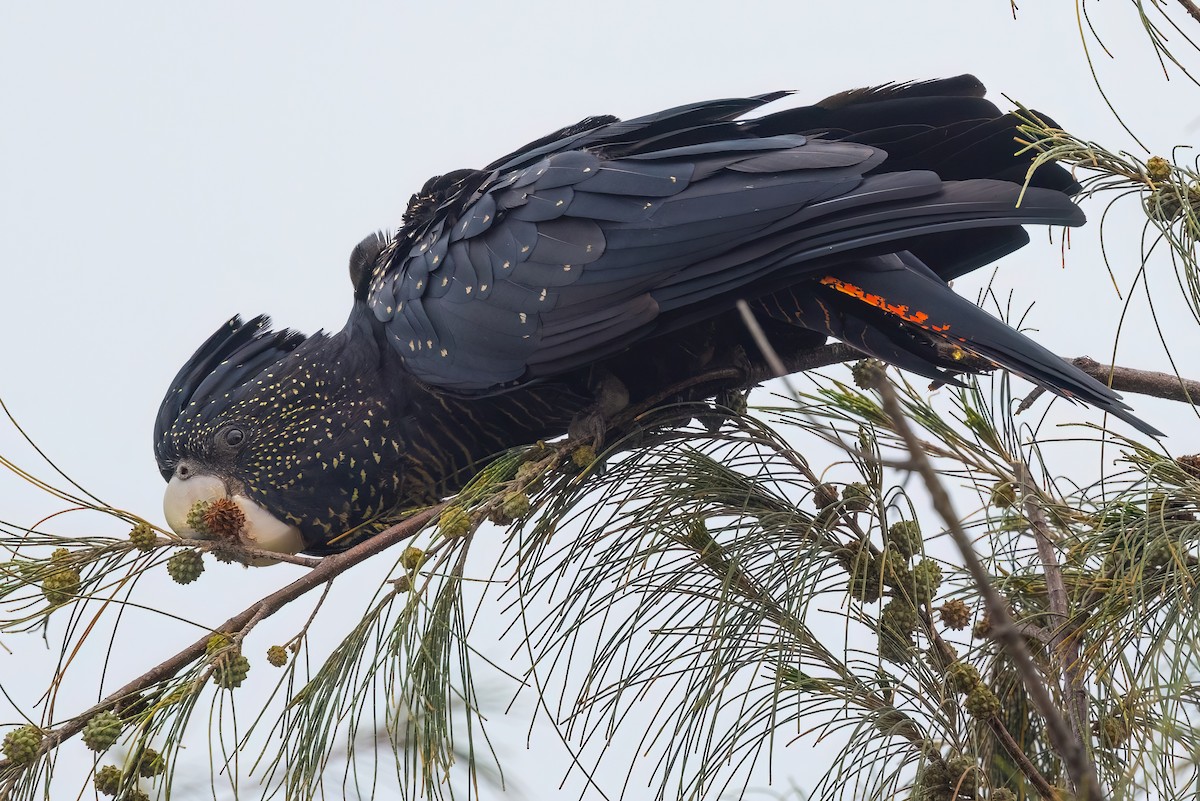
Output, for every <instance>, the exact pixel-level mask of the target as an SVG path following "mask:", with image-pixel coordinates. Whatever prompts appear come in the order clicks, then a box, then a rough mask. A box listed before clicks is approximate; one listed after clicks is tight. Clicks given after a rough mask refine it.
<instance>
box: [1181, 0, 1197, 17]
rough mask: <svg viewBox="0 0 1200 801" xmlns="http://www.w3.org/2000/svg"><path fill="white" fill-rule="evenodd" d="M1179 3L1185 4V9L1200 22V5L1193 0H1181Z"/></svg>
mask: <svg viewBox="0 0 1200 801" xmlns="http://www.w3.org/2000/svg"><path fill="white" fill-rule="evenodd" d="M1179 5H1181V6H1183V7H1184V9H1186V10H1187V13H1188V14H1189V15H1191V18H1192V19H1194V20H1196V22H1200V6H1198V5H1196V4H1195V3H1193V2H1192V0H1179Z"/></svg>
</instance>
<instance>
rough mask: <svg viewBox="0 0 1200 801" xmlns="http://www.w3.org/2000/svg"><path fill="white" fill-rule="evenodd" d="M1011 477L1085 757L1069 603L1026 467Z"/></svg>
mask: <svg viewBox="0 0 1200 801" xmlns="http://www.w3.org/2000/svg"><path fill="white" fill-rule="evenodd" d="M1013 474H1014V475H1015V476H1016V477H1017V483H1018V485H1019V486H1020V488H1021V498H1022V502H1023V503H1022V506H1023V507H1024V510H1025V517H1026V518H1027V519H1028V520H1029V525H1030V527H1031V528H1032V529H1033V538H1034V541H1035V542H1036V543H1037V550H1038V556H1039V557H1040V558H1041V560H1042V573H1043V575H1044V577H1045V579H1046V596H1047V600H1048V601H1049V604H1050V614H1051V616H1053V617H1054V618H1055V620H1054V623H1053V625H1051V627H1050V631H1049V634H1050V652H1051V654H1053V658H1054V660H1055V662H1057V663H1058V667H1059V671H1060V678H1059V680H1060V681H1061V686H1062V692H1063V697H1064V698H1066V699H1067V720H1068V722H1069V723H1070V724H1071V733H1072V735H1073V736H1074V738H1075V747H1076V748H1077V749H1078V750H1079V751H1080V752H1082V753H1086V751H1087V745H1086V741H1085V736H1086V735H1087V732H1088V696H1087V689H1086V687H1085V685H1084V681H1085V676H1084V671H1083V661H1082V659H1081V656H1082V655H1081V653H1080V647H1079V638H1078V637H1073V636H1071V634H1070V632H1069V630H1068V626H1069V624H1070V621H1071V609H1070V599H1069V597H1068V595H1067V587H1066V584H1065V583H1064V582H1063V576H1062V567H1061V566H1060V565H1059V563H1058V552H1057V550H1056V549H1055V545H1054V539H1055V538H1054V536H1053V534H1052V532H1051V531H1050V524H1049V522H1048V521H1047V520H1046V514H1045V512H1043V511H1042V508H1041V506H1039V505H1038V503H1037V489H1036V487H1035V486H1034V484H1033V480H1032V478H1030V475H1029V467H1028V466H1027V465H1026V464H1024V463H1023V462H1014V463H1013Z"/></svg>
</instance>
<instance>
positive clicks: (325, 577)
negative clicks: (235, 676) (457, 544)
mask: <svg viewBox="0 0 1200 801" xmlns="http://www.w3.org/2000/svg"><path fill="white" fill-rule="evenodd" d="M441 509H442V506H441V505H438V506H434V507H431V508H428V509H426V510H424V511H422V512H418V513H417V514H415V515H413V516H412V517H410V518H408V519H407V520H404V521H403V522H401V523H397V524H396V525H394V526H392V527H391V528H388V529H385V530H384V531H382V532H380V533H379V534H376V535H375V536H373V537H369V538H368V539H366V540H364V541H363V542H361V543H359V544H358V545H356V546H354V547H353V548H351V549H350V550H348V551H344V552H342V553H339V554H333V555H332V556H326V557H325V558H324V559H322V560H321V562H320V564H319V565H318V566H317V567H315V568H313V570H312V571H311V572H309V573H306V574H305V575H303V576H301V577H300V578H298V579H296V580H295V581H293V582H292V583H291V584H288V585H287V586H286V587H283V588H281V589H279V590H276V591H275V592H273V593H271V594H270V595H268V596H267V597H265V598H262V599H261V600H258V601H256V602H255V603H254V604H253V605H251V606H249V607H247V608H246V609H243V610H242V611H241V612H239V613H238V614H236V615H234V616H233V617H231V618H229V619H228V620H226V621H225V622H224V623H223V624H221V625H220V626H218V627H217V628H216V629H215V630H214V631H215V632H223V633H226V634H238V633H240V632H241V631H242V629H243V628H245V627H246V626H247V625H249V624H250V623H251V622H253V623H258V622H259V621H260V620H264V619H266V618H268V617H270V616H271V615H273V614H275V613H276V612H278V611H279V610H280V609H282V608H283V607H285V606H287V605H288V604H289V603H291V602H292V601H294V600H296V599H297V598H299V597H300V596H302V595H304V594H306V593H307V592H308V591H309V590H312V589H315V588H317V587H320V586H321V585H323V584H327V583H328V582H330V581H332V580H333V579H335V578H337V577H338V576H339V575H341V574H342V573H344V572H345V571H346V570H348V569H350V568H351V567H353V566H354V565H357V564H358V563H359V562H362V561H365V560H366V559H369V558H370V557H372V556H374V555H375V554H377V553H379V552H381V551H383V550H386V549H387V548H390V547H391V546H393V545H395V544H396V543H398V542H401V541H403V540H406V539H409V538H410V537H412V536H413V535H415V534H416V533H417V532H419V531H420V530H421V529H422V528H423V527H424V526H425V524H427V523H428V522H429V521H430V520H433V519H434V517H436V515H437V514H438V513H439V512H440V511H441ZM210 637H211V635H209V634H206V635H205V636H203V637H201V638H200V639H199V640H197V641H196V642H194V643H192V644H191V645H189V646H188V647H187V648H184V649H183V650H182V651H179V652H178V653H176V654H175V655H174V656H171V657H170V658H168V659H166V660H164V661H162V662H160V663H159V664H157V665H155V666H154V667H152V668H150V670H148V671H146V672H145V673H143V674H142V675H141V676H138V677H137V678H136V679H134V680H133V681H131V682H129V683H128V684H126V685H125V686H124V687H122V688H121V689H119V690H117V691H116V692H113V693H110V694H109V695H108V696H107V697H105V698H104V699H103V700H101V701H100V702H99V703H97V704H96V705H94V706H92V707H91V708H89V709H87V710H85V711H84V712H82V713H80V714H79V715H76V716H75V717H73V718H71V719H70V720H68V721H66V722H65V723H63V724H62V725H60V726H59V727H58V728H56V729H52V730H50V731H48V732H47V733H46V735H45V738H44V739H43V740H42V745H41V749H40V750H39V754H44V753H46V752H47V751H50V750H51V749H53V748H56V747H58V746H59V745H60V744H61V743H62V742H63V741H65V740H67V739H69V738H70V737H73V736H74V735H75V734H77V733H79V732H80V731H81V730H82V729H83V727H84V724H86V723H87V722H88V721H89V720H91V719H92V718H93V717H94V716H95V715H96V714H97V713H99V712H103V711H105V710H108V709H112V708H114V707H116V706H117V705H118V704H120V703H121V701H123V700H126V699H128V698H130V697H132V696H133V695H135V694H137V693H139V692H141V691H142V690H144V689H146V688H147V687H150V686H152V685H154V684H157V683H159V682H161V681H165V680H166V679H169V678H171V677H172V676H174V675H175V674H176V673H178V672H179V671H181V670H183V669H184V668H185V667H187V666H188V665H190V664H191V663H192V662H194V661H196V660H197V659H199V658H200V657H202V656H204V653H205V650H206V648H207V646H208V641H209V638H210ZM32 764H36V762H34V763H32ZM8 767H10V764H9V762H8V760H0V770H4V769H5V768H8Z"/></svg>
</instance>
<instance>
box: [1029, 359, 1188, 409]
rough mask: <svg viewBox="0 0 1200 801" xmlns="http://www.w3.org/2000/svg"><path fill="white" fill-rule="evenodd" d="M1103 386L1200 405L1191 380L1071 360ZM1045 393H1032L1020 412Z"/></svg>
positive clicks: (1151, 371)
mask: <svg viewBox="0 0 1200 801" xmlns="http://www.w3.org/2000/svg"><path fill="white" fill-rule="evenodd" d="M1070 362H1071V364H1073V365H1075V366H1076V367H1078V368H1079V369H1080V370H1082V371H1083V372H1085V373H1087V374H1088V375H1090V376H1091V377H1092V378H1094V379H1096V380H1097V381H1099V382H1100V383H1101V384H1104V385H1106V386H1109V387H1112V388H1113V389H1115V390H1116V391H1117V392H1132V393H1133V394H1135V395H1148V396H1149V397H1152V398H1164V399H1165V400H1173V401H1179V402H1180V403H1189V404H1192V405H1193V406H1196V405H1200V381H1193V380H1192V379H1190V378H1180V377H1179V376H1177V375H1172V374H1171V373H1160V372H1156V371H1154V370H1137V369H1134V368H1133V367H1119V366H1117V365H1108V364H1101V363H1100V362H1098V361H1096V360H1095V359H1092V358H1090V357H1088V356H1079V357H1076V358H1074V359H1071V360H1070ZM1043 392H1045V390H1044V389H1042V388H1041V387H1038V388H1037V389H1035V390H1034V391H1033V392H1031V393H1029V394H1028V395H1027V396H1026V397H1025V400H1023V401H1021V403H1020V405H1019V406H1017V412H1018V413H1020V412H1023V411H1025V410H1026V409H1028V408H1029V407H1030V406H1032V405H1033V402H1034V401H1035V400H1037V399H1038V398H1039V397H1041V395H1042V393H1043Z"/></svg>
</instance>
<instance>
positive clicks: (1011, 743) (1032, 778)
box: [987, 715, 1059, 799]
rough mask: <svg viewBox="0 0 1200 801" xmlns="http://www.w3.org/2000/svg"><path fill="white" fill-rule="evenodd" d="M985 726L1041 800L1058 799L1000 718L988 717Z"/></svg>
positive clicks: (1057, 795)
mask: <svg viewBox="0 0 1200 801" xmlns="http://www.w3.org/2000/svg"><path fill="white" fill-rule="evenodd" d="M987 725H988V728H989V729H991V730H992V734H993V735H994V736H995V737H996V739H997V740H998V741H999V742H1000V747H1001V748H1003V749H1004V751H1005V753H1007V754H1008V755H1009V756H1010V757H1012V758H1013V761H1014V762H1016V763H1017V764H1018V765H1020V767H1021V772H1022V773H1024V774H1025V777H1026V778H1028V779H1029V782H1030V784H1032V785H1033V786H1034V787H1035V788H1037V791H1038V794H1039V795H1041V796H1042V798H1046V799H1053V798H1058V797H1059V794H1058V793H1057V792H1055V790H1054V788H1053V787H1051V786H1050V782H1048V781H1047V780H1046V777H1045V776H1043V775H1042V772H1041V771H1040V770H1038V768H1037V765H1034V764H1033V762H1031V761H1030V760H1029V757H1028V756H1027V755H1026V753H1025V750H1024V749H1023V748H1021V745H1020V743H1018V742H1017V741H1016V740H1014V739H1013V736H1012V734H1011V733H1010V732H1009V730H1008V728H1007V727H1006V726H1005V725H1004V723H1003V722H1002V721H1001V720H1000V718H998V717H996V716H995V715H992V716H990V717H989V718H988V719H987Z"/></svg>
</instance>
